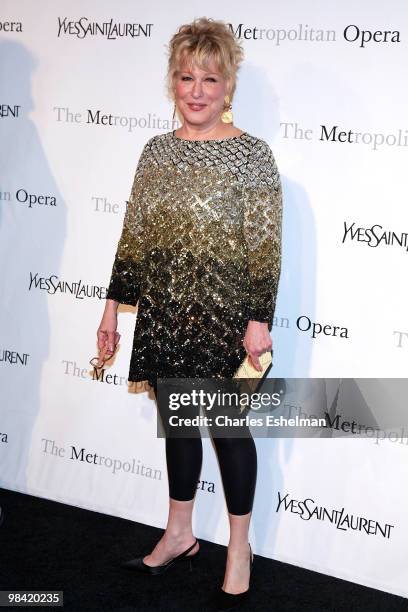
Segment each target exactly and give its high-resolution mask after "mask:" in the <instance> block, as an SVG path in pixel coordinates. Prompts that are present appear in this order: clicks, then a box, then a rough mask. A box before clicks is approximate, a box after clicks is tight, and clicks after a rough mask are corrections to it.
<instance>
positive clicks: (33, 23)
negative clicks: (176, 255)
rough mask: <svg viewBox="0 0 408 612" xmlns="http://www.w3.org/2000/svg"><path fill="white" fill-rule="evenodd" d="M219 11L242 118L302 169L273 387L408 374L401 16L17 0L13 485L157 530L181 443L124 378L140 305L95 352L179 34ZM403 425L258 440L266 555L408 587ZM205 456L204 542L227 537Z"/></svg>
mask: <svg viewBox="0 0 408 612" xmlns="http://www.w3.org/2000/svg"><path fill="white" fill-rule="evenodd" d="M200 16H207V17H212V18H214V19H222V20H224V21H225V22H227V23H228V24H229V25H230V27H231V28H232V30H233V32H234V33H235V35H236V36H237V37H238V38H239V39H240V40H241V41H242V42H243V46H244V49H245V55H246V58H245V61H244V64H243V65H242V68H241V70H240V73H239V79H238V85H237V91H236V95H235V97H234V100H233V109H232V110H233V113H234V123H235V125H237V126H238V127H240V128H241V129H244V130H246V131H247V132H249V133H250V134H253V135H256V136H259V137H261V138H263V139H265V140H266V141H267V142H268V143H269V145H270V146H271V148H272V150H273V152H274V155H275V158H276V161H277V163H278V167H279V170H280V173H281V177H282V183H283V191H284V220H283V265H282V274H281V279H280V288H279V296H278V302H277V308H276V313H275V314H276V316H275V321H274V326H273V329H272V338H273V346H274V367H273V369H272V371H271V374H270V376H273V377H280V378H282V379H284V378H287V379H289V378H294V377H305V378H310V379H313V378H316V377H321V378H322V379H324V380H326V381H327V382H328V383H329V382H333V380H337V381H341V380H343V381H344V380H348V379H365V378H376V377H382V378H383V379H387V378H391V377H393V378H400V379H403V378H404V377H406V376H407V365H408V316H407V313H408V311H407V304H408V300H407V294H408V291H407V262H408V253H407V251H408V213H407V194H408V188H407V181H406V166H407V159H408V155H407V153H408V123H407V114H406V108H407V103H408V85H407V79H406V58H407V52H408V47H407V41H408V9H407V7H406V4H405V3H403V2H402V1H398V0H391V2H390V3H388V4H387V5H385V4H384V3H383V2H380V1H379V0H376V1H375V2H373V1H371V2H368V0H367V1H365V2H360V3H358V4H357V5H356V3H354V2H351V1H350V0H348V1H346V2H343V3H342V4H341V5H336V4H335V3H331V2H325V1H323V0H318V1H313V2H312V1H311V0H309V1H307V2H304V1H300V0H294V1H292V2H290V3H287V2H284V1H283V0H273V1H268V2H267V1H266V0H265V1H263V0H260V1H257V2H252V3H251V4H250V5H249V4H248V3H246V2H238V3H237V2H233V1H232V0H225V1H224V2H223V3H222V4H220V3H219V2H215V1H213V0H208V1H207V2H206V3H205V4H204V5H203V4H202V3H198V2H190V3H188V5H186V4H185V3H181V2H179V3H172V4H171V5H170V4H169V3H167V2H165V1H164V0H160V1H158V2H155V3H150V2H143V1H140V2H132V1H130V0H124V1H122V2H120V3H116V2H113V1H106V0H103V1H97V0H88V1H87V2H79V1H78V0H75V1H72V0H71V1H70V2H68V1H65V0H60V1H59V2H49V1H46V0H41V1H39V2H32V1H29V0H20V1H18V2H15V1H13V2H11V0H3V2H2V3H1V13H0V86H1V89H0V91H1V96H0V139H1V147H0V258H1V269H0V292H1V301H0V316H1V323H0V326H1V328H0V331H1V335H0V377H1V407H0V466H1V467H0V479H1V485H2V486H3V487H4V488H9V489H13V490H16V491H22V492H26V493H29V494H32V495H36V496H40V497H45V498H49V499H53V500H58V501H60V502H64V503H68V504H71V505H73V506H80V507H83V508H88V509H90V510H94V511H98V512H103V513H107V514H111V515H116V516H120V517H125V518H128V519H131V520H134V521H137V522H142V523H145V524H148V525H154V526H158V527H165V525H166V520H167V502H168V484H167V472H166V463H165V454H164V440H163V439H162V438H158V437H157V429H156V428H157V412H156V404H155V401H154V395H153V390H152V389H150V387H149V386H148V385H147V383H144V382H140V383H131V384H130V383H128V381H127V374H128V366H129V359H130V351H131V346H132V339H133V332H134V326H135V323H136V320H137V310H136V309H134V308H130V307H124V306H121V307H120V310H119V331H120V333H121V334H122V340H121V344H120V349H119V352H118V354H117V357H116V359H115V360H114V363H113V364H112V365H111V366H110V367H107V368H105V369H104V370H102V371H101V372H100V373H99V374H97V373H96V371H95V370H93V369H92V367H91V365H90V364H89V360H90V359H91V358H92V357H94V356H95V355H96V330H97V327H98V325H99V322H100V319H101V315H102V312H103V308H104V299H105V294H106V287H107V284H108V281H109V278H110V272H111V267H112V263H113V258H114V254H115V251H116V246H117V241H118V239H119V236H120V232H121V227H122V222H123V216H124V212H125V206H126V200H127V199H128V197H129V194H130V189H131V185H132V180H133V175H134V171H135V168H136V164H137V161H138V158H139V155H140V153H141V150H142V148H143V145H144V144H145V142H146V141H147V140H148V139H149V138H151V137H152V136H153V135H155V134H161V133H163V132H168V131H170V130H172V129H175V128H177V127H178V126H179V123H178V122H177V121H173V119H172V115H173V106H172V103H171V102H170V101H169V100H168V98H167V97H166V92H165V74H166V68H167V44H168V41H169V39H170V37H171V36H172V35H173V34H174V33H175V31H176V30H177V28H178V27H179V26H180V25H181V24H183V23H188V22H190V21H191V20H192V19H194V18H195V17H200ZM355 384H356V388H358V385H357V383H355ZM329 386H330V385H329V384H328V385H327V388H328V387H329ZM323 387H325V385H323ZM327 388H326V389H325V388H322V389H321V399H320V400H319V401H321V402H322V405H324V404H325V402H326V404H327V403H330V402H331V401H332V399H330V398H329V394H328V393H327ZM356 393H357V392H356ZM383 408H384V410H387V402H386V401H385V402H384V406H383ZM300 409H301V406H293V410H294V412H296V410H300ZM340 417H341V415H340ZM407 436H408V433H407V431H405V435H404V432H403V431H399V430H398V431H397V432H396V433H395V435H393V436H387V437H384V438H383V439H378V438H377V439H361V438H357V437H356V438H355V439H353V436H348V437H347V439H344V438H331V439H322V438H319V439H318V438H314V439H289V438H287V439H270V438H268V436H264V437H258V438H257V439H256V444H257V449H258V466H259V470H258V485H257V492H256V498H255V505H254V512H253V518H252V522H251V534H250V537H251V541H252V542H253V547H254V550H255V552H256V553H257V554H260V555H263V556H266V557H270V558H274V559H278V560H281V561H285V562H289V563H291V564H295V565H299V566H303V567H306V568H310V569H313V570H317V571H319V572H322V573H326V574H330V575H333V576H338V577H341V578H344V579H347V580H350V581H354V582H356V583H359V584H363V585H367V586H371V587H375V588H377V589H381V590H384V591H388V592H391V593H396V594H399V595H403V596H408V590H407V584H408V569H407V564H406V548H407V545H408V526H407V520H406V517H407V515H408V494H407V492H406V486H405V485H406V482H407V475H408V473H407V472H408V469H407V465H408V461H407V460H408V449H407V446H408V440H407ZM203 445H204V462H203V468H202V472H201V476H200V481H199V482H198V484H197V496H196V505H195V513H194V531H195V534H196V535H197V536H198V537H202V538H205V539H208V540H211V541H214V542H218V543H223V544H226V543H227V541H228V521H227V514H226V505H225V498H224V493H223V489H222V483H221V479H220V474H219V468H218V462H217V460H216V455H215V452H214V448H213V445H212V442H211V440H210V439H208V438H205V439H203ZM0 504H1V502H0ZM5 511H6V514H7V508H5ZM271 584H272V583H271Z"/></svg>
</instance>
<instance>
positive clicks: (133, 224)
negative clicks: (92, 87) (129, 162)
mask: <svg viewBox="0 0 408 612" xmlns="http://www.w3.org/2000/svg"><path fill="white" fill-rule="evenodd" d="M150 142H151V140H149V141H148V142H147V143H146V144H145V146H144V148H143V151H142V153H141V155H140V157H139V161H138V164H137V167H136V172H135V175H134V179H133V185H132V189H131V193H130V197H129V201H128V202H127V207H126V212H125V217H124V221H123V228H122V233H121V236H120V239H119V242H118V246H117V250H116V255H115V260H114V263H113V267H112V273H111V277H110V282H109V285H108V291H107V294H106V299H112V300H116V301H117V302H120V303H121V304H130V305H132V306H135V305H136V303H137V301H138V299H139V296H140V287H141V280H142V269H143V257H144V232H143V229H144V228H143V225H144V224H143V210H142V208H143V204H142V195H143V169H144V168H145V167H146V165H147V163H148V161H149V149H150V147H149V145H150Z"/></svg>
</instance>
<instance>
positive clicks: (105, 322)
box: [96, 300, 120, 359]
mask: <svg viewBox="0 0 408 612" xmlns="http://www.w3.org/2000/svg"><path fill="white" fill-rule="evenodd" d="M110 302H112V303H110ZM117 307H118V303H117V302H115V301H114V300H107V303H106V307H105V312H104V313H103V316H102V320H101V322H100V325H99V327H98V331H97V332H96V335H97V338H98V350H99V357H100V358H101V359H103V358H106V357H108V358H109V357H111V356H112V355H113V353H114V352H115V350H116V346H117V344H118V342H119V340H120V334H119V333H118V332H117V331H116V329H117V326H118V315H117Z"/></svg>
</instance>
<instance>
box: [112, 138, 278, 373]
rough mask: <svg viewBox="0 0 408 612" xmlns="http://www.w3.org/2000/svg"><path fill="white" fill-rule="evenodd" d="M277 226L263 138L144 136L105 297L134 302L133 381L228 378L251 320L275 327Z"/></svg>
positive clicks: (273, 172)
mask: <svg viewBox="0 0 408 612" xmlns="http://www.w3.org/2000/svg"><path fill="white" fill-rule="evenodd" d="M281 222H282V188H281V181H280V177H279V172H278V168H277V165H276V162H275V159H274V156H273V153H272V151H271V149H270V147H269V145H268V144H267V143H266V142H265V141H264V140H262V139H260V138H257V137H255V136H251V135H250V134H248V133H247V132H244V133H243V134H241V135H240V136H235V137H232V138H225V139H222V140H186V139H182V138H178V137H177V136H176V135H175V134H174V132H168V133H165V134H160V135H157V136H154V137H152V138H151V139H150V140H149V141H148V142H147V143H146V144H145V146H144V148H143V151H142V154H141V156H140V158H139V162H138V165H137V168H136V172H135V176H134V180H133V185H132V189H131V194H130V198H129V202H128V204H127V209H126V214H125V219H124V224H123V230H122V234H121V237H120V240H119V244H118V248H117V252H116V257H115V261H114V264H113V269H112V275H111V279H110V283H109V287H108V293H107V297H108V298H110V299H114V300H117V301H118V302H121V303H123V304H132V305H136V303H138V311H137V320H136V326H135V333H134V339H133V349H132V356H131V362H130V371H129V380H131V381H140V380H147V381H149V383H150V384H153V382H154V381H155V380H156V377H161V378H166V377H194V378H195V377H206V378H208V377H227V378H229V377H231V376H233V374H234V372H235V371H236V369H237V368H238V366H239V364H240V363H241V361H242V360H243V359H244V357H245V354H246V353H245V349H244V347H243V344H242V341H243V339H244V335H245V330H246V327H247V323H248V321H249V320H255V321H267V323H268V329H269V331H271V329H272V320H273V315H274V310H275V302H276V294H277V288H278V280H279V275H280V267H281Z"/></svg>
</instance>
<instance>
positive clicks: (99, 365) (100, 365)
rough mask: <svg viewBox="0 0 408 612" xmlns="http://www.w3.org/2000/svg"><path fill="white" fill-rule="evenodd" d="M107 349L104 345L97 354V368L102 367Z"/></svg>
mask: <svg viewBox="0 0 408 612" xmlns="http://www.w3.org/2000/svg"><path fill="white" fill-rule="evenodd" d="M107 349H108V347H107V346H106V345H105V346H103V347H102V349H101V350H100V352H99V355H98V368H100V367H102V366H103V360H104V359H105V355H106V351H107Z"/></svg>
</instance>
